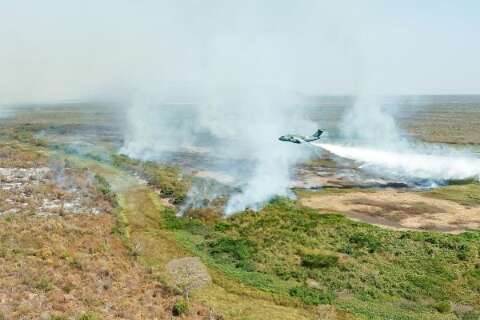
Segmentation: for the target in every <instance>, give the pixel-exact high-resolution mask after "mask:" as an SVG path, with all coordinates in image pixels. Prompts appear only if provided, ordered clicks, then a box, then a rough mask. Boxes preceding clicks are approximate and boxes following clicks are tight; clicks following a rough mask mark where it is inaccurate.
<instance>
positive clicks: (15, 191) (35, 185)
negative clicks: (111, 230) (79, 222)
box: [0, 161, 111, 216]
mask: <svg viewBox="0 0 480 320" xmlns="http://www.w3.org/2000/svg"><path fill="white" fill-rule="evenodd" d="M66 165H67V166H68V163H62V162H58V161H56V162H53V163H51V164H50V166H49V167H44V166H40V167H30V168H19V167H9V168H8V167H0V199H2V201H1V204H0V213H1V214H2V215H8V214H30V215H35V216H50V215H60V216H63V215H66V214H81V213H89V214H100V213H108V212H110V210H111V205H110V203H109V202H108V201H106V200H105V199H104V198H103V196H102V194H101V193H99V192H98V190H97V189H96V181H95V179H94V176H93V174H92V173H90V172H88V171H85V170H82V169H78V168H71V167H67V166H66Z"/></svg>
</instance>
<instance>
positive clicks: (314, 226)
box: [0, 108, 480, 320]
mask: <svg viewBox="0 0 480 320" xmlns="http://www.w3.org/2000/svg"><path fill="white" fill-rule="evenodd" d="M93 109H94V108H93ZM93 109H92V110H93ZM62 110H63V111H62ZM75 110H76V109H75V108H74V109H68V108H64V109H61V110H60V111H61V112H59V110H55V108H53V109H47V112H46V113H43V112H39V111H37V113H32V112H30V111H29V112H26V113H25V114H20V115H19V116H18V117H16V118H12V119H10V120H8V121H7V122H6V124H5V125H4V126H3V127H2V132H1V133H2V134H1V137H0V140H1V141H0V142H1V145H0V163H1V167H13V168H25V169H30V168H34V167H43V166H45V167H49V166H50V165H51V164H52V163H62V164H63V165H64V166H65V164H66V166H67V168H70V169H69V170H70V171H69V170H67V172H68V174H69V175H71V176H72V177H74V178H75V179H73V180H72V181H75V182H76V183H77V184H80V185H82V184H83V183H85V182H83V181H84V180H85V179H86V178H85V177H88V179H86V180H85V181H88V184H85V186H88V187H86V188H84V189H82V190H84V191H85V199H87V200H88V201H86V202H85V203H84V206H85V208H87V207H92V206H93V204H92V201H91V200H92V199H97V200H101V201H103V203H104V204H103V205H102V206H101V208H102V209H101V212H102V213H101V214H100V215H92V214H85V213H80V214H79V215H74V214H72V213H68V212H61V211H58V212H57V211H52V214H51V215H48V216H44V217H39V216H38V215H37V211H38V210H36V209H35V208H36V207H35V206H38V205H37V204H36V203H37V202H35V201H37V200H35V201H31V202H29V205H31V209H32V210H28V212H27V210H25V212H21V214H18V215H15V214H8V215H1V216H0V224H1V225H2V228H1V230H2V231H1V232H0V241H1V244H2V248H1V251H0V259H1V261H2V266H3V270H4V276H3V277H2V280H1V281H2V286H1V288H3V289H0V297H3V298H5V297H6V298H5V299H3V300H1V301H2V302H0V311H1V312H3V315H4V316H5V317H6V318H7V319H9V318H11V317H13V318H15V317H20V316H24V317H27V318H28V316H31V317H33V318H34V317H37V318H38V317H39V316H40V315H41V314H42V313H44V316H45V312H47V315H48V316H49V317H50V318H47V319H64V318H65V319H77V318H78V319H113V318H122V317H123V318H139V319H140V318H145V317H146V315H152V314H156V315H158V317H159V318H169V317H171V315H172V314H173V313H175V312H173V310H177V309H178V310H180V309H181V308H180V307H181V304H178V305H177V303H178V302H179V301H182V300H181V294H180V293H179V292H178V290H177V289H176V288H175V285H173V284H172V279H171V275H170V274H169V272H168V270H167V269H166V265H167V264H168V263H169V262H171V261H172V260H175V259H178V258H184V257H191V256H197V257H200V259H201V261H202V262H203V263H204V264H205V265H206V266H207V269H208V272H209V274H210V276H211V278H212V283H211V284H209V285H206V286H204V287H202V288H199V289H197V290H193V291H192V295H191V300H190V301H189V302H188V305H189V309H190V311H188V312H187V313H185V314H183V315H182V316H181V317H182V318H184V319H235V320H236V319H239V320H240V319H252V320H253V319H292V320H293V319H464V320H467V319H469V320H470V319H479V318H480V232H479V231H475V230H471V231H468V232H463V233H460V234H446V233H441V232H434V231H398V230H391V229H386V228H381V227H378V226H373V225H370V224H367V223H363V222H359V221H353V220H351V219H348V218H347V217H345V216H344V215H342V214H341V213H337V212H321V213H320V212H319V211H318V210H315V209H312V208H307V207H304V206H302V205H301V204H300V201H292V200H288V199H284V198H278V199H274V200H272V201H271V202H270V203H269V204H268V205H267V206H266V207H265V208H264V209H263V210H262V211H260V212H258V213H256V212H252V211H246V212H242V213H238V214H235V215H233V216H231V217H226V218H224V217H220V216H219V215H218V212H216V211H215V210H216V208H214V209H213V210H214V211H215V212H213V213H212V211H211V210H210V209H205V210H196V211H192V212H191V213H190V214H188V216H186V217H177V216H176V215H175V213H176V211H177V209H178V207H179V205H181V203H182V202H183V201H184V199H185V197H186V196H187V191H188V189H189V187H190V186H191V184H192V183H193V182H195V179H199V178H195V179H194V178H192V177H189V176H188V175H186V174H184V172H183V170H182V168H180V167H178V166H175V165H171V164H159V163H154V162H141V161H137V160H133V159H130V158H128V157H124V156H119V155H117V154H116V153H114V152H113V153H112V151H115V150H116V146H117V147H118V145H117V143H118V140H117V139H118V132H117V131H116V129H112V128H113V127H114V126H112V127H110V129H105V128H106V127H108V126H106V125H107V124H109V122H110V121H111V117H110V116H109V115H108V114H106V113H103V112H100V113H95V112H93V111H92V110H90V111H82V112H79V111H78V108H77V111H75ZM93 118H95V119H96V120H95V121H93V122H90V120H92V119H93ZM89 123H95V124H96V126H93V127H92V126H89V125H88V124H89ZM99 128H103V129H101V130H107V131H108V132H109V134H107V135H106V136H104V137H103V138H98V137H96V136H97V135H95V134H94V133H93V132H94V131H95V130H100V129H99ZM109 130H110V131H109ZM90 134H91V135H90ZM75 136H83V137H85V136H88V137H91V139H97V140H92V141H90V142H92V143H91V144H85V146H86V149H82V148H83V145H82V148H79V147H78V146H76V147H73V146H72V144H71V140H72V139H74V137H75ZM88 139H90V138H88ZM92 145H93V146H92ZM318 165H322V164H318ZM323 165H326V166H329V167H332V166H334V163H332V162H331V161H327V162H325V163H324V164H323ZM72 168H73V169H72ZM64 171H65V170H64ZM64 171H62V172H64ZM57 181H58V180H55V179H53V178H52V181H51V183H50V184H49V186H50V187H49V188H50V189H48V190H47V189H38V192H45V196H46V195H47V194H48V195H49V197H59V198H60V199H64V200H62V201H68V199H72V198H69V197H71V196H72V195H69V194H68V193H67V191H68V190H67V191H65V190H63V191H62V190H61V189H59V190H57V189H58V186H57ZM90 183H91V185H90ZM28 190H29V189H28ZM33 190H34V194H36V195H39V196H40V198H38V199H39V200H38V201H40V200H41V193H38V194H37V193H35V192H37V191H36V190H37V189H33ZM74 190H77V189H74ZM60 191H61V192H60ZM87 191H88V192H87ZM479 191H480V190H479V187H478V184H477V183H475V182H470V183H465V182H462V184H452V185H450V186H446V187H442V188H438V189H434V190H431V191H428V192H423V193H422V195H421V196H422V197H425V198H426V199H427V198H428V199H433V200H435V199H439V200H442V201H451V202H453V203H456V204H459V205H461V206H465V207H472V208H476V207H478V206H480V200H479V198H478V194H479ZM355 192H357V193H364V194H368V195H370V196H372V197H375V195H378V194H380V193H381V192H382V190H379V189H355V188H352V189H341V188H330V189H325V190H322V191H321V192H312V191H305V190H301V189H300V190H297V193H298V195H299V197H300V198H302V197H309V196H311V195H312V194H314V196H317V195H320V196H322V195H323V196H344V195H349V194H352V193H355ZM70 193H72V194H75V192H70ZM82 194H83V193H82ZM2 196H3V195H2ZM6 196H7V198H8V197H9V196H8V192H7V193H6ZM5 199H6V198H5ZM34 199H37V197H34ZM52 199H53V198H52ZM55 199H56V198H55ZM52 201H53V200H52ZM18 203H20V202H17V204H18ZM357 204H358V202H357ZM360 204H362V203H360ZM363 204H364V203H363ZM368 204H370V205H372V202H370V203H368ZM373 204H374V205H378V206H380V205H381V207H382V210H387V211H389V210H390V211H392V210H393V211H395V210H398V209H399V206H398V205H396V204H394V203H393V204H389V205H388V206H387V205H385V204H383V203H382V204H379V201H377V202H375V203H373ZM9 208H10V207H9ZM29 208H30V207H29ZM82 208H83V207H82ZM414 209H415V210H420V211H422V210H423V211H425V212H427V211H429V210H433V208H432V207H430V206H429V207H426V206H423V205H422V206H420V204H419V205H418V206H417V207H415V208H414ZM405 210H406V209H405ZM408 210H413V209H408ZM412 212H413V211H412ZM416 212H417V211H414V212H413V214H416ZM427 213H428V212H427ZM18 266H21V268H20V269H18V270H21V271H22V273H21V274H20V273H19V272H18V271H15V270H17V269H16V268H17V267H18ZM105 268H107V269H108V272H109V273H108V276H106V275H105V272H103V271H104V269H105ZM102 270H103V271H102ZM112 272H113V274H112ZM130 274H133V275H135V276H134V277H133V279H129V275H130ZM104 286H106V288H107V289H103V288H104ZM5 288H7V289H5ZM8 288H14V290H16V291H15V292H16V293H18V294H15V295H8V292H7V291H8ZM100 289H101V290H100ZM2 290H3V291H2ZM5 290H7V291H5ZM102 290H103V291H102ZM29 297H35V299H30V298H29ZM29 299H30V300H29ZM62 299H64V300H62ZM65 299H66V300H65ZM69 299H70V300H69ZM62 301H67V304H65V303H64V302H62ZM111 304H115V306H116V307H115V308H116V309H115V310H114V311H112V309H109V307H108V306H110V305H111ZM61 305H66V307H64V308H63V309H62V308H61ZM176 308H177V309H176ZM182 310H183V309H182ZM155 312H156V313H155ZM87 316H88V317H90V318H85V317H87ZM45 317H46V316H45ZM62 317H63V318H62ZM82 317H84V318H82Z"/></svg>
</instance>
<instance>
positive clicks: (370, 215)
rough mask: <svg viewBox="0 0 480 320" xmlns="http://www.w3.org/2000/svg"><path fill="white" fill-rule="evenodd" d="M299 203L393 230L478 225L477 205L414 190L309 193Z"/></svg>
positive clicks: (479, 211)
mask: <svg viewBox="0 0 480 320" xmlns="http://www.w3.org/2000/svg"><path fill="white" fill-rule="evenodd" d="M300 202H301V204H302V205H305V206H307V207H311V208H315V209H318V210H321V211H329V212H332V211H335V212H342V213H345V214H346V215H347V216H349V217H351V218H353V219H357V220H361V221H364V222H367V223H371V224H375V225H379V226H384V227H389V228H395V229H420V230H437V231H444V232H451V233H459V232H463V231H466V230H472V229H479V228H480V208H478V207H477V208H470V207H465V206H463V205H461V204H459V203H455V202H452V201H448V200H441V199H430V198H426V197H424V196H422V195H421V193H418V192H407V191H398V190H379V191H377V192H352V193H339V194H328V195H322V194H321V193H319V194H315V193H310V194H308V195H307V196H305V197H303V198H301V199H300Z"/></svg>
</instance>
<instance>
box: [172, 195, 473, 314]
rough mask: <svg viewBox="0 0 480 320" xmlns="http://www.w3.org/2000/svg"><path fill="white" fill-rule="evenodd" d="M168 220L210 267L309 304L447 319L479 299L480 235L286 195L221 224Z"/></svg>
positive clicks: (274, 292) (173, 218)
mask: <svg viewBox="0 0 480 320" xmlns="http://www.w3.org/2000/svg"><path fill="white" fill-rule="evenodd" d="M164 217H165V218H164V219H165V221H166V223H165V227H167V228H170V229H171V230H174V231H175V232H176V233H177V235H178V240H180V241H181V242H182V243H184V245H186V246H187V247H189V248H190V249H191V250H193V251H194V252H195V253H196V254H198V255H200V256H201V257H202V258H203V259H204V261H206V262H207V263H208V264H209V265H210V266H212V267H214V268H216V269H219V270H221V271H222V272H224V273H225V274H227V275H229V276H231V277H234V278H235V279H237V280H238V281H240V282H243V283H245V284H247V285H250V286H253V287H256V288H258V289H260V290H263V291H266V292H270V293H272V294H275V295H278V296H279V297H282V296H283V297H285V296H290V297H292V298H294V299H298V300H300V301H301V302H303V303H304V304H306V305H318V304H333V305H336V306H337V308H340V309H343V310H345V311H349V312H351V313H353V314H356V315H358V316H360V317H364V318H368V319H384V318H387V317H390V316H392V315H395V319H429V318H441V317H442V315H443V314H451V305H452V304H454V303H457V304H462V305H468V306H470V307H471V308H478V305H479V304H478V301H479V300H478V299H479V298H478V297H479V295H478V292H480V264H479V262H478V261H479V258H480V257H479V254H480V233H479V232H467V233H464V234H461V235H448V234H440V233H430V232H400V231H391V230H385V229H381V228H378V227H375V226H371V225H368V224H365V223H360V222H355V221H351V220H349V219H347V218H345V217H343V216H341V215H337V214H325V215H321V214H318V213H317V212H316V211H315V210H312V209H308V208H304V207H301V206H299V205H298V204H297V203H295V202H293V201H290V200H287V199H282V198H280V199H276V200H274V201H273V202H272V203H271V204H269V205H268V206H267V207H266V208H265V209H263V210H262V211H261V212H260V213H255V212H249V211H246V212H243V213H239V214H237V215H234V216H232V217H230V218H228V219H223V220H218V222H217V223H216V224H214V225H207V224H203V223H202V222H201V221H200V220H197V219H191V218H176V217H175V216H174V215H172V214H171V213H170V214H169V213H168V212H167V213H166V214H165V215H164ZM447 306H448V308H447ZM475 310H477V309H475ZM477 311H480V310H477Z"/></svg>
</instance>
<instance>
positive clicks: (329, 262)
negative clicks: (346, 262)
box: [302, 254, 338, 269]
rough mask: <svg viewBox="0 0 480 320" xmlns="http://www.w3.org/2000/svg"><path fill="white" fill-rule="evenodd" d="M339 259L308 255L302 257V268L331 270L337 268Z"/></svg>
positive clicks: (321, 255) (332, 256) (330, 256)
mask: <svg viewBox="0 0 480 320" xmlns="http://www.w3.org/2000/svg"><path fill="white" fill-rule="evenodd" d="M337 263H338V257H337V256H334V255H324V254H306V255H304V256H303V257H302V266H304V267H307V268H312V269H313V268H330V267H333V266H336V265H337Z"/></svg>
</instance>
